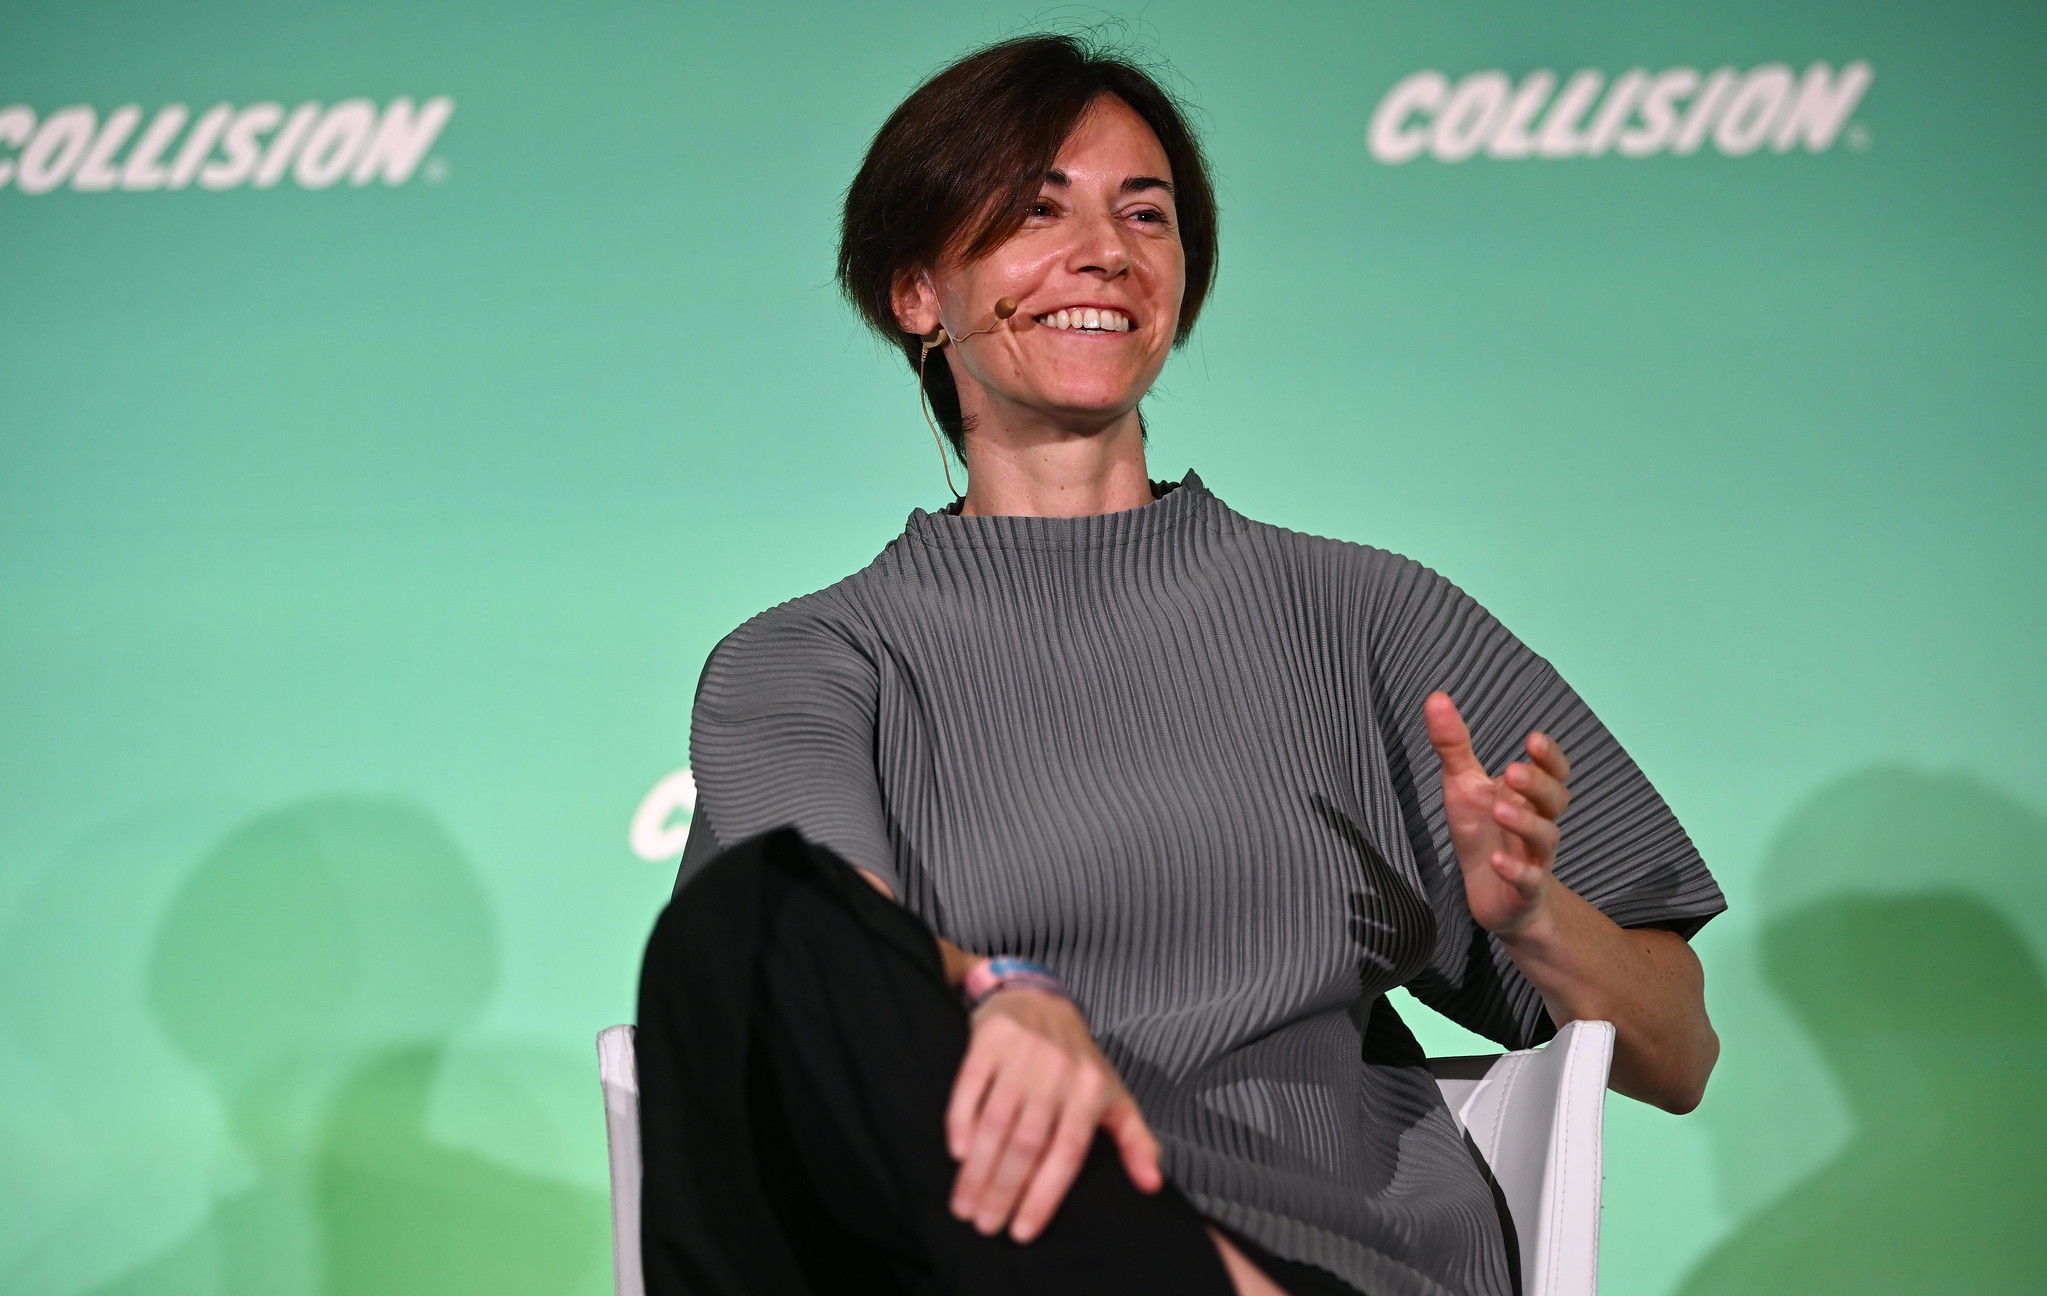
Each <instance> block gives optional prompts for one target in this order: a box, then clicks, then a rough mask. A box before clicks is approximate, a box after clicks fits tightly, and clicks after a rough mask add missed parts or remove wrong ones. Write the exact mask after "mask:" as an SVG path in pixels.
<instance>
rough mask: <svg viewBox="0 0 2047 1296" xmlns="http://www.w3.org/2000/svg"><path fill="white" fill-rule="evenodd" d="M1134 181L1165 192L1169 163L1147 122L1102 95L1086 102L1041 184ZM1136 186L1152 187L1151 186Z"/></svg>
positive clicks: (1169, 185)
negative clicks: (1157, 186) (1136, 180)
mask: <svg viewBox="0 0 2047 1296" xmlns="http://www.w3.org/2000/svg"><path fill="white" fill-rule="evenodd" d="M1134 178H1143V179H1148V180H1151V181H1154V182H1157V183H1162V184H1164V185H1165V187H1166V188H1167V190H1168V191H1170V190H1171V188H1172V179H1173V164H1172V163H1171V162H1170V161H1168V160H1167V158H1166V146H1165V145H1164V144H1161V143H1160V142H1159V137H1158V134H1157V132H1155V131H1153V130H1152V128H1151V124H1150V123H1149V122H1147V121H1145V120H1144V118H1143V117H1142V116H1140V115H1139V114H1138V112H1137V110H1136V109H1135V108H1132V107H1131V106H1130V105H1129V104H1127V103H1124V102H1123V101H1122V100H1121V99H1119V98H1117V97H1116V96H1114V95H1106V94H1105V95H1102V96H1100V97H1099V98H1097V99H1096V100H1095V101H1094V102H1093V103H1091V104H1089V105H1088V107H1087V111H1086V112H1084V113H1082V114H1081V117H1080V120H1079V121H1077V122H1075V123H1074V125H1073V131H1072V133H1071V134H1069V135H1067V137H1066V142H1065V143H1063V144H1061V145H1060V146H1059V155H1058V157H1057V158H1055V159H1054V160H1053V163H1052V169H1051V170H1050V171H1049V172H1047V173H1046V176H1045V179H1046V182H1047V183H1048V184H1054V185H1065V184H1071V183H1074V182H1075V181H1077V180H1082V181H1085V180H1092V181H1100V180H1103V179H1107V180H1109V181H1110V183H1113V184H1116V185H1118V186H1121V185H1123V183H1124V182H1125V181H1127V180H1130V179H1134ZM1141 187H1143V188H1154V187H1156V184H1147V185H1144V186H1141Z"/></svg>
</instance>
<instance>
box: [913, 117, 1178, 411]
mask: <svg viewBox="0 0 2047 1296" xmlns="http://www.w3.org/2000/svg"><path fill="white" fill-rule="evenodd" d="M1172 182H1173V173H1172V169H1171V167H1170V166H1169V165H1168V163H1167V161H1166V151H1165V149H1164V148H1163V147H1162V146H1161V145H1160V144H1159V141H1158V136H1156V135H1154V134H1153V133H1152V129H1151V127H1150V126H1148V125H1146V124H1145V121H1144V119H1143V118H1142V117H1140V116H1138V115H1137V113H1136V112H1135V111H1134V110H1132V109H1131V107H1130V106H1129V105H1128V104H1126V103H1124V102H1123V101H1122V100H1121V99H1117V98H1114V97H1112V96H1108V95H1104V96H1102V97H1101V98H1099V99H1097V100H1096V101H1095V102H1094V104H1093V105H1092V106H1091V107H1089V109H1088V110H1087V112H1086V113H1084V114H1083V115H1082V117H1081V119H1080V122H1079V124H1077V125H1076V126H1075V127H1074V130H1073V133H1072V134H1071V135H1069V136H1068V137H1067V139H1066V143H1065V144H1064V145H1063V146H1061V148H1060V150H1059V156H1058V159H1057V160H1056V161H1055V162H1054V163H1053V166H1052V170H1051V171H1050V172H1049V173H1047V175H1046V176H1045V180H1044V183H1043V184H1042V185H1041V186H1040V188H1039V190H1038V198H1037V201H1036V202H1035V203H1034V204H1033V205H1032V207H1031V209H1030V213H1029V215H1028V216H1027V217H1026V218H1025V220H1024V223H1023V227H1022V228H1021V229H1019V230H1018V231H1017V232H1016V233H1015V234H1014V235H1012V236H1011V237H1010V239H1009V241H1008V242H1006V243H1004V244H1003V245H1002V246H1001V247H999V248H997V249H996V250H995V251H994V252H992V253H990V254H989V255H988V256H986V257H983V258H982V259H981V260H979V261H975V262H973V263H971V264H966V265H959V264H947V265H944V266H941V267H940V268H939V269H938V270H936V271H933V272H932V273H931V274H930V275H929V276H928V277H920V278H919V279H917V280H916V281H914V282H913V283H911V284H909V285H907V286H906V291H904V292H903V293H900V294H899V295H898V298H897V314H898V316H899V317H900V318H901V320H902V322H903V324H904V326H905V327H907V328H909V329H911V330H912V331H914V332H919V333H923V332H928V331H930V329H931V328H933V327H934V326H936V325H937V324H939V323H943V324H944V325H945V327H946V329H947V331H948V332H950V333H952V334H954V335H955V336H957V335H960V334H965V333H972V332H974V331H975V330H977V329H984V328H987V327H988V326H989V325H991V324H994V325H995V329H994V331H993V332H989V333H983V334H981V335H980V336H978V337H971V338H968V339H967V340H966V341H964V342H954V343H953V344H952V345H950V346H948V347H947V348H946V349H945V355H946V357H947V359H949V360H950V361H951V363H952V371H953V376H954V379H955V380H956V381H957V383H958V386H959V390H960V402H961V407H962V409H963V410H965V411H966V412H967V413H968V414H969V415H971V416H974V417H975V418H976V421H977V422H980V421H982V420H983V419H984V418H985V417H986V416H990V415H992V416H993V417H994V418H995V419H997V420H998V421H1000V422H1001V423H1003V424H1004V425H1008V426H1022V425H1024V424H1029V423H1043V422H1052V423H1059V424H1066V425H1068V426H1071V425H1073V424H1075V423H1079V424H1081V425H1082V426H1083V428H1088V429H1090V430H1091V429H1092V428H1094V427H1100V426H1106V425H1107V424H1108V423H1110V422H1113V421H1114V420H1115V419H1117V418H1118V417H1120V416H1122V415H1124V414H1127V413H1129V412H1130V411H1132V410H1134V409H1136V408H1137V403H1138V401H1139V400H1140V399H1142V398H1143V396H1144V393H1145V392H1146V390H1148V389H1149V388H1150V387H1151V384H1152V381H1153V380H1154V379H1156V378H1157V377H1158V375H1159V370H1160V369H1161V368H1163V367H1164V366H1165V363H1166V355H1167V353H1168V352H1169V351H1170V350H1171V349H1172V345H1173V334H1174V331H1175V330H1176V329H1177V328H1178V327H1179V323H1180V299H1181V296H1182V295H1183V294H1184V293H1185V291H1186V287H1187V264H1186V255H1185V252H1184V251H1183V249H1182V248H1181V246H1180V231H1179V225H1178V222H1177V220H1176V212H1175V210H1174V206H1173V183H1172ZM1004 297H1014V298H1015V299H1016V301H1017V303H1018V306H1017V311H1016V314H1015V315H1013V316H1011V317H1010V318H1009V319H1007V320H1004V321H1001V322H1000V323H997V321H996V319H995V303H996V302H997V301H998V300H1000V299H1001V298H1004Z"/></svg>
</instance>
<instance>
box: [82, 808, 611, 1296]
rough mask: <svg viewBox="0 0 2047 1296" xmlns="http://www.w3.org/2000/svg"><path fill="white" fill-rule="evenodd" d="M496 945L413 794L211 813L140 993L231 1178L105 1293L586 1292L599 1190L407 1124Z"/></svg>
mask: <svg viewBox="0 0 2047 1296" xmlns="http://www.w3.org/2000/svg"><path fill="white" fill-rule="evenodd" d="M496 965H497V951H496V946H495V937H494V935H493V930H492V924H491V922H490V917H489V913H488V909H487V907H486V903H485V898H484V895H483V893H482V891H481V890H480V888H479V887H478V885H477V882H476V880H475V877H474V874H473V872H472V870H471V868H470V866H469V864H468V861H467V860H466V859H464V858H463V856H462V854H461V852H460V850H459V849H458V848H457V847H456V846H455V844H454V843H453V842H452V841H451V840H450V839H449V838H448V836H447V835H446V834H445V833H444V832H442V831H441V830H440V828H439V827H438V826H437V825H436V824H435V823H434V822H433V821H432V820H431V819H430V818H429V817H428V816H427V815H425V814H424V813H422V812H421V811H420V810H418V809H416V808H414V807H412V806H409V805H406V804H403V803H400V802H393V801H373V800H354V799H340V798H334V799H326V800H318V801H309V802H305V803H302V804H299V805H296V806H293V807H291V808H289V809H286V810H282V811H279V812H277V813H274V814H270V815H266V816H264V817H263V818H260V819H258V820H255V821H254V822H251V823H249V824H247V825H245V826H243V827H242V828H240V829H238V830H236V831H235V832H233V833H230V834H229V835H228V836H227V837H226V838H225V839H224V840H223V841H222V842H221V843H220V845H219V846H217V847H216V848H215V849H214V850H213V851H212V852H210V853H209V854H208V855H207V857H206V858H205V859H204V860H203V861H202V862H201V863H200V865H199V867H198V868H197V869H196V870H195V871H194V873H193V875H192V877H191V878H190V880H189V881H188V882H187V883H186V885H185V887H184V889H183V890H182V891H181V892H180V893H179V895H178V896H177V898H176V899H175V900H174V901H173V902H172V904H171V906H170V908H169V910H168V912H167V914H166V917H165V919H164V922H163V926H162V928H161V930H160V931H159V933H158V937H157V941H156V945H155V949H154V952H153V955H152V957H151V960H150V971H149V977H150V983H149V998H150V1005H151V1007H152V1009H153V1010H154V1012H155V1014H156V1016H157V1018H158V1020H159V1022H160V1023H161V1025H162V1027H163V1030H164V1032H165V1034H166V1035H167V1036H168V1037H169V1038H170V1040H171V1041H172V1043H173V1044H174V1045H175V1046H176V1047H177V1048H178V1049H179V1050H180V1051H181V1052H183V1053H184V1054H185V1055H186V1056H188V1057H189V1058H190V1059H191V1060H192V1061H193V1062H194V1063H196V1064H197V1065H198V1066H199V1067H200V1068H201V1069H202V1070H203V1071H204V1072H205V1073H206V1074H207V1076H208V1077H209V1079H210V1080H211V1081H212V1083H213V1085H214V1086H215V1087H216V1089H217V1090H218V1092H219V1094H220V1098H221V1101H222V1103H223V1104H224V1106H225V1107H226V1109H227V1111H228V1113H229V1118H230V1120H231V1122H232V1124H233V1128H234V1131H235V1134H236V1136H237V1138H238V1140H239V1142H240V1144H241V1147H242V1150H243V1152H244V1153H245V1155H246V1157H247V1161H248V1164H247V1167H246V1174H245V1175H244V1176H243V1180H244V1182H243V1184H242V1186H240V1187H239V1188H238V1189H237V1190H236V1191H234V1192H233V1193H231V1194H229V1195H227V1196H225V1197H224V1198H223V1199H222V1200H221V1201H220V1202H219V1203H218V1204H217V1205H216V1207H215V1209H214V1210H213V1212H212V1214H211V1216H210V1217H209V1218H208V1219H207V1220H206V1221H205V1222H204V1223H203V1224H202V1225H201V1226H200V1227H199V1228H198V1229H197V1230H195V1231H194V1233H193V1234H192V1235H191V1236H189V1237H188V1238H186V1239H185V1240H184V1241H183V1242H182V1243H181V1244H179V1245H178V1246H176V1247H175V1248H173V1249H172V1250H171V1251H170V1252H168V1253H167V1254H165V1255H163V1256H161V1257H159V1258H158V1259H156V1260H154V1261H152V1262H151V1263H149V1264H147V1265H145V1266H143V1267H141V1268H139V1269H137V1270H134V1271H131V1272H130V1273H128V1274H126V1275H124V1276H123V1277H122V1278H120V1279H118V1280H116V1281H115V1282H113V1283H112V1284H109V1285H108V1286H106V1287H104V1288H102V1289H101V1291H102V1293H103V1296H143V1294H144V1293H147V1296H172V1294H173V1293H176V1294H178V1296H182V1294H183V1293H188V1292H190V1293H201V1292H204V1293H220V1294H222V1296H259V1294H260V1296H371V1294H372V1293H374V1294H375V1296H408V1294H410V1293H422V1294H424V1293H434V1294H435V1296H447V1294H450V1293H469V1292H474V1293H479V1294H481V1293H489V1294H490V1296H505V1294H507V1293H531V1294H532V1296H562V1294H564V1293H569V1292H584V1291H603V1290H604V1289H605V1287H606V1286H607V1285H608V1284H607V1283H606V1281H605V1278H606V1277H607V1268H606V1265H605V1261H606V1260H607V1258H608V1246H607V1241H608V1232H607V1228H606V1215H605V1203H604V1201H603V1200H602V1199H601V1198H599V1197H597V1196H596V1195H594V1194H592V1193H589V1192H587V1191H584V1190H581V1189H577V1188H573V1187H569V1186H567V1185H564V1184H561V1183H559V1182H556V1181H554V1180H549V1179H543V1178H538V1177H535V1176H532V1175H527V1174H522V1173H519V1172H518V1171H515V1170H510V1169H507V1168H505V1167H503V1166H501V1165H498V1164H496V1163H494V1162H492V1161H489V1160H486V1159H484V1158H482V1157H478V1156H475V1155H473V1154H470V1153H466V1152H460V1151H454V1150H451V1149H448V1148H445V1147H442V1146H440V1145H438V1144H436V1143H435V1142H434V1141H433V1140H431V1139H430V1138H429V1137H428V1134H427V1129H426V1123H427V1105H428V1098H429V1095H430V1094H431V1093H432V1091H433V1088H434V1084H435V1081H436V1078H437V1075H438V1073H439V1070H440V1066H441V1062H442V1059H443V1057H444V1055H445V1053H446V1050H447V1048H448V1045H449V1043H450V1041H451V1040H452V1038H453V1037H454V1035H455V1034H456V1032H457V1031H459V1030H460V1029H461V1028H462V1027H464V1026H466V1025H467V1024H469V1023H470V1022H471V1021H472V1020H473V1019H474V1018H475V1017H476V1016H477V1014H478V1013H479V1012H480V1011H481V1010H482V1008H483V1006H484V1003H485V1001H486V999H487V997H488V995H489V993H490V990H491V987H492V984H493V982H494V978H495V976H496Z"/></svg>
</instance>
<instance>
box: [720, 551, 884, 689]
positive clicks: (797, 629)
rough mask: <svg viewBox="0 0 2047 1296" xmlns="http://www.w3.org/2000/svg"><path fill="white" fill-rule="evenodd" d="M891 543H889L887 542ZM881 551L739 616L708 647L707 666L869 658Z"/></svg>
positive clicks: (821, 663)
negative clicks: (818, 584) (818, 585)
mask: <svg viewBox="0 0 2047 1296" xmlns="http://www.w3.org/2000/svg"><path fill="white" fill-rule="evenodd" d="M893 547H894V546H893V545H891V548H893ZM887 556H888V555H887V553H886V552H884V554H883V555H882V556H881V557H877V558H876V559H875V560H874V561H873V562H871V563H869V564H868V565H867V566H865V567H863V568H861V569H860V570H859V571H856V572H853V573H852V574H851V575H848V576H844V577H842V578H840V579H839V580H836V581H834V582H832V583H831V584H830V585H827V586H825V587H824V588H823V589H821V590H816V591H814V592H812V593H809V594H802V595H798V596H797V597H795V598H792V599H786V600H784V601H782V602H780V603H777V604H775V605H774V606H772V607H769V608H766V609H764V610H762V611H760V612H756V613H755V614H754V615H752V616H750V617H748V618H747V619H746V620H745V621H743V622H741V623H740V624H739V625H738V626H737V627H735V628H734V629H733V630H732V631H731V632H729V633H728V634H726V635H725V637H724V638H722V639H720V640H719V641H718V643H717V645H716V646H715V647H713V648H712V649H711V655H710V659H709V662H708V663H707V664H706V666H705V671H706V673H709V672H710V671H712V670H713V669H718V670H732V669H740V670H743V671H746V672H749V673H750V672H755V671H759V670H776V671H780V670H817V669H823V668H830V667H855V668H858V667H860V666H861V665H862V664H864V663H871V661H872V659H873V650H874V645H875V644H876V643H877V641H878V635H877V632H876V629H875V626H874V619H873V617H872V615H871V614H870V612H869V605H870V604H871V602H872V590H871V588H870V587H871V586H873V585H874V584H875V582H876V581H877V580H886V579H887V578H888V577H887V573H886V572H885V571H880V570H878V569H881V568H883V567H884V566H885V563H886V559H887Z"/></svg>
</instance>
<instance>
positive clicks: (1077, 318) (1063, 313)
mask: <svg viewBox="0 0 2047 1296" xmlns="http://www.w3.org/2000/svg"><path fill="white" fill-rule="evenodd" d="M1038 323H1040V324H1043V325H1044V326H1045V327H1046V328H1056V329H1067V330H1073V331H1087V332H1092V333H1128V332H1129V331H1130V330H1131V329H1132V328H1134V327H1136V325H1135V324H1134V323H1132V321H1131V319H1130V317H1129V316H1128V315H1125V314H1124V313H1123V312H1122V311H1117V310H1103V309H1101V308H1100V307H1096V306H1070V307H1068V308H1066V309H1065V310H1056V311H1053V312H1052V313H1051V314H1049V315H1040V316H1038Z"/></svg>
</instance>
